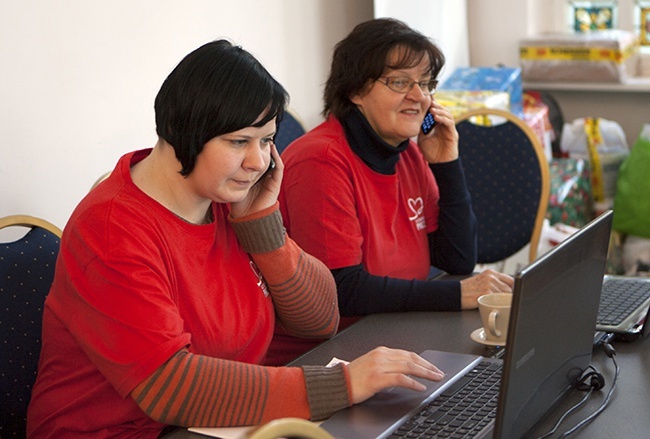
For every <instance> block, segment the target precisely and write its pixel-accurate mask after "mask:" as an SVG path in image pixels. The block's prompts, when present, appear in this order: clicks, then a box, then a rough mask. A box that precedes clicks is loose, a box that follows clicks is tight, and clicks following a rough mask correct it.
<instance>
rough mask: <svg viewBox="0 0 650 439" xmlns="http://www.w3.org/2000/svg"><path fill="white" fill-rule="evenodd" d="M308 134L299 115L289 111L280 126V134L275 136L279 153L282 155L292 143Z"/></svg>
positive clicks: (285, 113)
mask: <svg viewBox="0 0 650 439" xmlns="http://www.w3.org/2000/svg"><path fill="white" fill-rule="evenodd" d="M306 132H307V130H306V129H305V125H304V124H303V123H302V120H300V118H299V117H298V115H297V114H295V113H294V112H293V111H292V110H291V109H287V110H286V111H285V112H284V117H283V118H282V120H281V121H280V124H279V125H278V132H277V134H276V135H275V146H276V148H277V149H278V153H282V151H284V149H285V148H286V147H287V146H289V144H290V143H291V142H293V141H294V140H296V139H297V138H298V137H300V136H302V135H303V134H305V133H306Z"/></svg>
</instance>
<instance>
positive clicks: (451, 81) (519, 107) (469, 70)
mask: <svg viewBox="0 0 650 439" xmlns="http://www.w3.org/2000/svg"><path fill="white" fill-rule="evenodd" d="M438 90H441V91H442V90H444V91H463V90H464V91H493V92H506V93H508V96H509V107H510V111H511V112H513V113H514V114H516V115H517V116H519V117H522V116H523V111H524V110H523V87H522V83H521V69H520V68H519V67H459V68H457V69H456V70H454V72H453V73H452V74H451V76H450V77H449V78H447V79H446V80H445V81H444V82H443V83H442V84H441V85H440V86H439V87H438ZM436 98H437V95H436Z"/></svg>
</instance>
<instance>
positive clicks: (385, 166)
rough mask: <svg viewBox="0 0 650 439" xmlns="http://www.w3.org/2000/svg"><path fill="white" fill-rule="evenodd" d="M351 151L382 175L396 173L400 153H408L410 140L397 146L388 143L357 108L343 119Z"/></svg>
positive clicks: (342, 122) (342, 123)
mask: <svg viewBox="0 0 650 439" xmlns="http://www.w3.org/2000/svg"><path fill="white" fill-rule="evenodd" d="M341 125H342V126H343V130H344V131H345V138H346V139H347V140H348V144H349V145H350V149H351V150H352V151H354V153H355V154H356V155H358V156H359V158H361V160H363V162H364V163H365V164H366V165H368V167H369V168H370V169H372V170H373V171H375V172H378V173H380V174H385V175H391V174H394V173H395V165H397V162H398V161H399V155H400V153H402V152H404V151H406V148H407V147H408V145H409V140H408V139H406V140H405V141H403V142H402V143H400V144H399V145H397V146H392V145H389V144H388V143H386V142H385V141H384V140H383V139H382V138H381V137H379V136H378V135H377V133H376V132H375V130H373V129H372V127H371V126H370V123H368V120H367V119H366V118H365V116H364V115H363V114H361V111H359V110H358V109H357V108H355V109H354V110H353V111H352V112H351V113H350V115H349V116H348V117H345V118H343V119H341Z"/></svg>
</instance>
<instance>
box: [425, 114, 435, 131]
mask: <svg viewBox="0 0 650 439" xmlns="http://www.w3.org/2000/svg"><path fill="white" fill-rule="evenodd" d="M435 124H436V121H435V120H434V119H433V114H431V113H429V112H428V111H427V115H426V116H424V120H423V121H422V132H423V133H424V134H429V133H430V132H431V130H432V129H433V126H434V125H435Z"/></svg>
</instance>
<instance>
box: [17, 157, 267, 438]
mask: <svg viewBox="0 0 650 439" xmlns="http://www.w3.org/2000/svg"><path fill="white" fill-rule="evenodd" d="M148 153H149V151H140V152H136V153H131V154H128V155H126V156H124V157H123V158H122V159H121V160H120V162H119V163H118V165H117V167H116V168H115V170H114V171H113V173H112V174H111V176H110V177H109V178H108V179H107V180H106V181H104V182H103V183H102V184H101V185H100V186H98V187H97V188H95V189H94V190H92V191H91V192H90V193H89V194H88V195H87V196H86V198H85V199H84V200H83V201H82V202H81V203H80V204H79V206H78V207H77V209H75V211H74V213H73V214H72V216H71V218H70V220H69V222H68V224H67V226H66V228H65V231H64V233H63V237H62V240H61V243H62V246H61V250H60V253H59V259H58V261H57V266H56V274H55V279H54V283H53V285H52V289H51V291H50V294H49V296H48V298H47V300H46V303H45V309H44V317H43V348H42V353H41V357H40V366H39V375H38V378H37V382H36V384H35V386H34V390H33V395H32V401H31V403H30V407H29V416H28V431H29V434H30V435H31V436H33V437H39V438H40V437H45V436H48V437H70V435H71V433H70V431H78V432H86V433H91V434H93V435H94V436H96V437H106V436H110V435H114V436H118V437H130V436H138V437H156V435H157V434H158V433H159V431H160V429H161V428H162V427H163V425H162V424H159V423H157V422H155V421H153V420H151V419H150V418H149V417H147V416H146V415H145V414H144V413H143V412H142V411H141V410H140V408H138V406H137V405H136V404H135V402H134V401H133V400H132V399H131V398H130V397H128V395H129V393H130V392H131V391H132V390H133V388H134V387H135V386H136V385H138V384H139V383H140V382H142V380H143V379H145V378H146V377H148V376H149V375H150V374H151V373H152V372H153V371H155V370H156V369H157V368H158V367H160V366H161V365H162V364H163V363H164V362H165V361H167V360H168V359H169V358H170V357H171V356H172V355H173V354H174V353H176V352H177V351H178V350H180V349H181V348H183V347H186V346H187V347H188V348H189V350H190V352H192V353H195V354H201V355H207V356H210V357H217V358H224V359H230V360H237V361H242V362H247V363H259V362H260V361H261V360H262V358H263V356H264V354H265V353H266V350H267V348H268V345H269V342H270V339H271V336H272V333H273V325H274V311H273V304H272V301H271V299H270V297H269V295H268V290H267V288H266V284H265V282H264V280H263V279H262V276H261V274H260V273H259V271H258V270H257V268H256V265H255V264H254V263H253V262H252V260H251V258H250V257H249V255H248V254H247V253H245V252H244V251H243V250H242V249H241V248H240V246H239V244H238V242H237V239H236V237H235V234H234V231H233V229H232V227H231V226H230V225H229V224H228V221H227V215H228V212H227V207H226V206H225V205H223V204H215V205H214V206H213V211H214V217H215V221H214V222H213V223H211V224H207V225H203V226H197V225H193V224H189V223H187V222H185V221H183V220H182V219H180V218H178V217H176V216H175V215H174V214H173V213H172V212H170V211H169V210H167V209H166V208H165V207H163V206H162V205H160V204H158V203H157V202H156V201H154V200H153V199H151V198H150V197H148V196H147V195H145V194H144V193H143V192H142V191H140V189H138V188H137V187H136V186H135V185H134V184H133V181H132V180H131V176H130V168H131V166H132V165H133V164H134V163H136V162H137V161H139V160H141V159H142V158H144V157H145V156H146V155H147V154H148ZM147 432H148V434H147Z"/></svg>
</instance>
